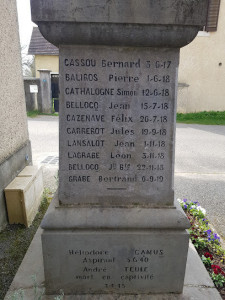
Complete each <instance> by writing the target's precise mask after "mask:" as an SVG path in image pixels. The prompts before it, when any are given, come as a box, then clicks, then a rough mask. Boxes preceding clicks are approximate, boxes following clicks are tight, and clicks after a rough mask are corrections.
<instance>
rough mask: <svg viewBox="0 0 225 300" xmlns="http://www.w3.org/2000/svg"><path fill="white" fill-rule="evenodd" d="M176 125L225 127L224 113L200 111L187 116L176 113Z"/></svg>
mask: <svg viewBox="0 0 225 300" xmlns="http://www.w3.org/2000/svg"><path fill="white" fill-rule="evenodd" d="M177 123H185V124H202V125H225V111H202V112H198V113H188V114H181V113H178V114H177Z"/></svg>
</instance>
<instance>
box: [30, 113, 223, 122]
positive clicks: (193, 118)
mask: <svg viewBox="0 0 225 300" xmlns="http://www.w3.org/2000/svg"><path fill="white" fill-rule="evenodd" d="M38 115H47V116H58V115H59V114H58V113H52V114H43V113H41V112H39V111H38V110H34V111H28V112H27V116H28V117H30V118H35V117H37V116H38ZM177 123H185V124H202V125H225V111H202V112H197V113H187V114H181V113H178V114H177Z"/></svg>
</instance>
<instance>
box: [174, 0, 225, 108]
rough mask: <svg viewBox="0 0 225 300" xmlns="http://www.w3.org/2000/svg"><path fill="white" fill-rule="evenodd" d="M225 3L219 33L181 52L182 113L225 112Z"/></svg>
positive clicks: (221, 6) (180, 98)
mask: <svg viewBox="0 0 225 300" xmlns="http://www.w3.org/2000/svg"><path fill="white" fill-rule="evenodd" d="M224 16H225V1H221V5H220V15H219V23H218V28H217V31H216V32H211V33H209V34H208V35H207V34H206V35H205V36H198V37H196V39H195V40H194V41H193V42H192V43H190V44H189V45H188V46H186V47H184V48H182V49H181V56H180V68H179V83H180V85H179V89H178V105H177V110H178V112H198V111H204V110H206V111H210V110H214V111H225V18H224Z"/></svg>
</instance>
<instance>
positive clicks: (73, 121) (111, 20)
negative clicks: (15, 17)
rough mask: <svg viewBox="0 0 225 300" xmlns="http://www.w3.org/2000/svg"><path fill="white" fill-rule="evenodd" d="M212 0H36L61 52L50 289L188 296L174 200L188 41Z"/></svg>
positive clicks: (48, 232)
mask: <svg viewBox="0 0 225 300" xmlns="http://www.w3.org/2000/svg"><path fill="white" fill-rule="evenodd" d="M207 3H208V1H207V0H164V1H163V0H140V1H136V0H123V1H122V0H95V1H94V0H31V10H32V20H33V21H34V22H35V23H36V24H37V25H38V26H39V29H40V31H41V33H42V34H43V36H44V37H45V38H46V39H47V40H48V41H49V42H51V43H53V44H54V45H56V46H57V47H59V53H60V55H59V59H60V111H59V122H60V126H59V128H60V129H59V136H60V137H59V147H60V148H59V159H60V161H59V190H58V193H57V195H56V196H55V199H54V201H53V202H52V204H51V206H50V208H49V210H48V212H47V214H46V216H45V218H44V220H43V222H42V228H43V229H44V232H43V235H42V246H43V257H44V269H45V284H46V291H47V293H48V294H57V293H58V292H59V290H60V289H62V290H63V291H64V293H65V294H66V295H81V294H122V295H126V294H127V295H129V294H151V293H154V294H160V293H182V289H183V282H184V275H185V267H186V259H187V250H188V240H189V236H188V233H187V231H186V229H187V228H188V227H189V226H190V225H189V221H188V220H187V218H186V216H185V214H184V213H183V211H182V210H181V209H180V207H179V205H177V203H176V201H175V200H174V191H173V178H174V155H175V154H174V148H175V124H176V97H177V84H178V82H177V74H178V65H179V51H180V48H181V47H183V46H185V45H187V44H188V43H190V42H191V41H192V40H193V39H194V38H195V36H196V35H197V33H198V31H199V30H202V28H203V26H204V25H205V21H206V14H207Z"/></svg>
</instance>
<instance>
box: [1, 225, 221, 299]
mask: <svg viewBox="0 0 225 300" xmlns="http://www.w3.org/2000/svg"><path fill="white" fill-rule="evenodd" d="M41 232H42V230H41V229H39V230H38V231H37V233H36V235H35V237H34V239H33V241H32V243H31V245H30V247H29V249H28V252H27V254H26V256H25V257H24V259H23V262H22V264H21V265H20V267H19V270H18V272H17V274H16V276H15V278H14V280H13V282H12V284H11V287H10V289H9V291H8V293H7V295H6V296H5V299H4V300H8V297H10V295H13V294H14V292H15V291H18V290H19V289H23V291H24V294H25V297H24V300H34V299H36V298H34V288H33V282H32V279H31V277H32V276H33V275H35V276H36V278H37V284H38V287H40V292H41V290H42V289H43V287H44V270H43V260H42V249H41ZM10 299H11V298H10ZM42 299H43V300H53V299H54V296H44V297H43V298H42ZM63 299H64V300H114V299H119V300H147V299H150V300H211V299H213V300H221V299H222V298H221V297H220V295H219V293H218V291H217V290H216V288H215V287H214V284H213V282H212V280H211V279H210V277H209V275H208V273H207V271H206V269H205V267H204V265H203V264H202V262H201V259H200V258H199V256H198V254H197V252H196V251H195V249H194V247H193V245H192V244H190V245H189V251H188V260H187V267H186V275H185V283H184V290H183V294H179V295H171V294H161V295H133V296H132V295H127V296H119V295H86V296H85V295H77V296H65V297H64V298H63Z"/></svg>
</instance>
